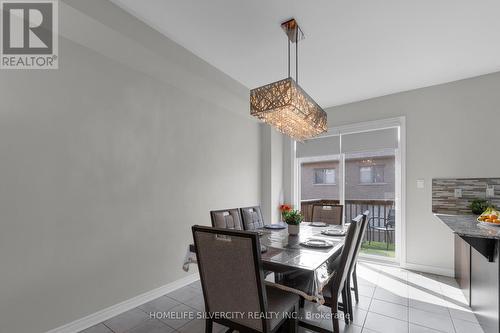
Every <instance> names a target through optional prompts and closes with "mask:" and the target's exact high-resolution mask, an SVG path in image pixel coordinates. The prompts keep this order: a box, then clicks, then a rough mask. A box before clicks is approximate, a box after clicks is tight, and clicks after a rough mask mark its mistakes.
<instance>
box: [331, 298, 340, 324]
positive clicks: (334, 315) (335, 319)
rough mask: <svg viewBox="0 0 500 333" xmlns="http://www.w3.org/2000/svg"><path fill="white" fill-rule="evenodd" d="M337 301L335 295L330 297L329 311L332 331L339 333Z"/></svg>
mask: <svg viewBox="0 0 500 333" xmlns="http://www.w3.org/2000/svg"><path fill="white" fill-rule="evenodd" d="M338 305H339V301H338V299H337V297H333V298H332V304H331V307H330V311H331V313H332V326H333V332H334V333H340V325H339V314H338V312H339V306H338Z"/></svg>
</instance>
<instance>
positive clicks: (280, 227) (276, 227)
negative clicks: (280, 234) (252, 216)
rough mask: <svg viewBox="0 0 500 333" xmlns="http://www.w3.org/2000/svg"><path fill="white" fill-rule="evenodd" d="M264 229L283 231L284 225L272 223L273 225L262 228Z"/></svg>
mask: <svg viewBox="0 0 500 333" xmlns="http://www.w3.org/2000/svg"><path fill="white" fill-rule="evenodd" d="M264 228H266V229H285V228H286V225H285V224H283V223H273V224H266V225H265V226H264Z"/></svg>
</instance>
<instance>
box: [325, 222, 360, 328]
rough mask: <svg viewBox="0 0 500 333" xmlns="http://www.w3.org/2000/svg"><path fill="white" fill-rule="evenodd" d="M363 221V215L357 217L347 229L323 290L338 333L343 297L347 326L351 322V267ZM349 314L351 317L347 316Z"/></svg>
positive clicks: (326, 304)
mask: <svg viewBox="0 0 500 333" xmlns="http://www.w3.org/2000/svg"><path fill="white" fill-rule="evenodd" d="M362 221H363V215H358V216H356V217H355V218H354V219H353V220H352V221H351V223H350V224H349V228H348V229H347V234H346V237H345V243H344V247H343V248H342V252H341V253H340V256H339V257H338V260H337V263H338V264H337V265H336V267H335V270H334V273H333V277H332V278H331V280H330V281H329V282H328V283H327V285H326V286H325V287H324V288H323V297H324V298H325V303H324V304H323V305H325V306H327V307H329V308H330V311H331V313H332V324H333V331H334V332H335V333H338V332H339V331H340V327H339V313H338V311H339V297H340V296H342V303H343V304H342V310H343V312H344V320H345V323H346V324H349V322H350V321H351V318H350V317H351V312H352V311H351V310H350V309H351V306H352V305H351V304H350V298H349V293H350V292H349V284H348V283H349V281H348V276H349V269H350V267H351V262H352V260H353V258H354V253H355V250H356V241H357V238H358V234H359V230H360V228H361V224H362ZM347 314H349V315H347Z"/></svg>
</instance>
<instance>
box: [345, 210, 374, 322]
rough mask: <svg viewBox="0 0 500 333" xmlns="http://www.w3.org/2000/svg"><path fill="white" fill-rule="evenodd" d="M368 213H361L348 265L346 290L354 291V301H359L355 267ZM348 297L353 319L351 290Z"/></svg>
mask: <svg viewBox="0 0 500 333" xmlns="http://www.w3.org/2000/svg"><path fill="white" fill-rule="evenodd" d="M369 214H370V211H368V210H367V211H365V212H364V213H363V217H362V219H361V225H360V227H359V232H358V237H357V239H356V247H355V250H354V256H353V258H352V260H351V266H350V267H349V273H348V277H347V278H348V281H347V290H352V291H354V299H355V300H356V303H359V293H358V276H357V273H356V268H357V261H358V255H359V251H360V250H361V245H362V244H363V239H364V237H365V231H366V227H367V225H368V215H369ZM351 278H352V284H353V285H352V287H351ZM347 296H348V297H349V304H350V305H351V306H350V307H349V313H350V316H351V318H350V319H351V320H353V309H352V297H351V292H349V293H348V295H347Z"/></svg>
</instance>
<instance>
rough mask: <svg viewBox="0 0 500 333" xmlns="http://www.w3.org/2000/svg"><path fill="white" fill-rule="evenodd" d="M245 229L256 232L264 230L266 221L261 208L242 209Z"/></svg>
mask: <svg viewBox="0 0 500 333" xmlns="http://www.w3.org/2000/svg"><path fill="white" fill-rule="evenodd" d="M240 211H241V218H242V220H243V228H244V229H245V230H255V229H259V228H264V219H263V218H262V212H261V210H260V206H253V207H244V208H240Z"/></svg>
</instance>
